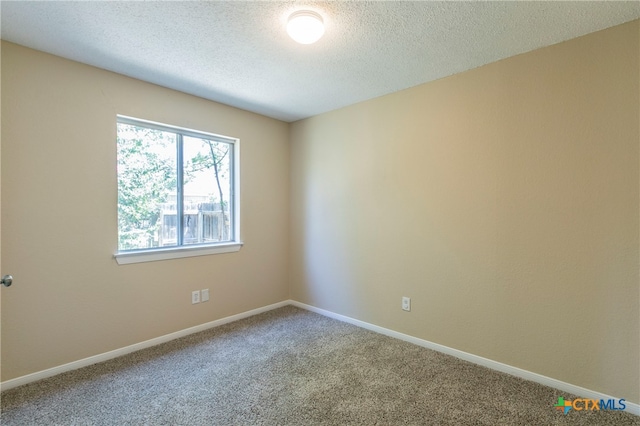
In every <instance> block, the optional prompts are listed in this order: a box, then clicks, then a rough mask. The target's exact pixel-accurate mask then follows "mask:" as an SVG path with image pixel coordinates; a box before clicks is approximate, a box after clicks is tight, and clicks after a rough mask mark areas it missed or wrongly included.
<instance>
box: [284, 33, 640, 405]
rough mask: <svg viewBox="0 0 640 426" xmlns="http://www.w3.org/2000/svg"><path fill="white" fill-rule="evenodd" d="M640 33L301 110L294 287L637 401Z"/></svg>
mask: <svg viewBox="0 0 640 426" xmlns="http://www.w3.org/2000/svg"><path fill="white" fill-rule="evenodd" d="M639 30H640V28H639V24H638V21H635V22H633V23H630V24H626V25H622V26H618V27H614V28H612V29H609V30H605V31H602V32H598V33H594V34H591V35H587V36H585V37H581V38H578V39H575V40H572V41H569V42H566V43H562V44H559V45H555V46H552V47H548V48H544V49H541V50H537V51H534V52H531V53H527V54H524V55H520V56H516V57H513V58H510V59H506V60H503V61H500V62H497V63H494V64H490V65H487V66H484V67H481V68H478V69H475V70H472V71H469V72H465V73H462V74H459V75H455V76H452V77H449V78H445V79H442V80H439V81H435V82H432V83H428V84H425V85H421V86H418V87H415V88H412V89H409V90H405V91H402V92H399V93H395V94H392V95H388V96H384V97H381V98H377V99H374V100H371V101H367V102H363V103H360V104H357V105H353V106H350V107H347V108H344V109H341V110H337V111H333V112H330V113H327V114H323V115H320V116H316V117H312V118H310V119H307V120H303V121H300V122H297V123H294V124H293V125H292V130H291V174H292V175H291V189H292V192H291V197H292V198H291V206H292V210H291V217H292V233H291V235H292V244H291V252H292V258H291V266H292V275H291V280H292V282H291V285H292V288H291V295H292V298H293V299H295V300H298V301H301V302H304V303H308V304H311V305H314V306H317V307H320V308H323V309H327V310H330V311H333V312H337V313H340V314H344V315H347V316H350V317H354V318H357V319H360V320H363V321H366V322H369V323H373V324H377V325H380V326H383V327H387V328H390V329H393V330H397V331H400V332H403V333H407V334H410V335H413V336H417V337H419V338H423V339H426V340H429V341H432V342H436V343H440V344H443V345H446V346H449V347H452V348H456V349H459V350H462V351H466V352H470V353H472V354H475V355H479V356H483V357H486V358H490V359H492V360H496V361H500V362H503V363H506V364H509V365H512V366H516V367H520V368H523V369H525V370H529V371H532V372H536V373H539V374H542V375H545V376H549V377H552V378H555V379H558V380H562V381H565V382H568V383H572V384H574V385H578V386H583V387H585V388H588V389H592V390H596V391H599V392H603V393H606V394H610V395H613V396H616V397H619V398H626V399H627V400H629V401H632V402H635V403H638V402H640V394H639V389H640V383H639V377H640V371H639V370H638V368H639V365H640V359H639V352H640V342H639V335H640V329H639V322H640V313H639V306H638V303H639V297H640V295H639V277H638V259H639V252H638V247H639V241H638V232H639V226H638V224H639V217H640V211H639V205H638V201H639V193H640V190H639V189H640V188H639V174H638V170H639V145H640V143H639V139H640V137H639V115H640V110H639V79H638V75H639V72H638V68H639V59H638V57H639ZM401 296H409V297H411V298H412V311H411V312H410V313H407V312H403V311H402V310H401V309H400V299H401Z"/></svg>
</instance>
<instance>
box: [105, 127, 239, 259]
mask: <svg viewBox="0 0 640 426" xmlns="http://www.w3.org/2000/svg"><path fill="white" fill-rule="evenodd" d="M116 121H117V123H118V124H120V123H122V124H131V125H134V126H141V127H147V128H152V129H156V130H162V131H168V132H175V133H178V134H181V135H183V136H193V137H196V138H207V139H211V140H214V141H219V142H224V143H228V144H230V145H231V146H232V147H233V151H232V157H233V158H232V159H233V161H232V164H230V166H231V173H230V174H231V199H232V200H231V205H230V207H231V209H232V212H231V215H232V216H233V223H232V225H233V226H232V229H230V230H229V233H230V234H231V235H232V239H231V241H225V242H222V243H209V244H198V245H192V244H189V245H182V246H174V247H158V248H152V249H137V250H118V251H116V253H115V254H114V255H113V257H114V258H115V259H116V262H118V264H119V265H126V264H130V263H141V262H154V261H159V260H169V259H179V258H183V257H194V256H205V255H211V254H222V253H232V252H237V251H239V250H240V248H241V247H242V245H243V242H242V240H241V239H240V139H238V138H233V137H229V136H223V135H217V134H214V133H209V132H203V131H200V130H193V129H187V128H184V127H178V126H173V125H168V124H163V123H158V122H155V121H149V120H143V119H139V118H134V117H129V116H126V115H118V116H117V120H116ZM180 167H182V165H181V166H180ZM179 192H180V193H181V192H182V188H180V191H179ZM118 232H119V230H118Z"/></svg>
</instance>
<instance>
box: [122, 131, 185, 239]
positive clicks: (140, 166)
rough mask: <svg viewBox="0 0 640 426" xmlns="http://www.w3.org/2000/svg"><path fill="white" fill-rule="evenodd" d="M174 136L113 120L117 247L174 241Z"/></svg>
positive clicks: (175, 190) (175, 230)
mask: <svg viewBox="0 0 640 426" xmlns="http://www.w3.org/2000/svg"><path fill="white" fill-rule="evenodd" d="M176 150H177V137H176V135H175V134H174V133H171V132H166V131H161V130H155V129H148V128H144V127H138V126H133V125H130V124H123V123H118V249H119V250H132V249H147V248H153V247H166V246H175V245H176V244H177V238H176V233H177V226H176V194H177V172H176V169H177V167H176V166H177V165H176V158H177V155H176V152H177V151H176Z"/></svg>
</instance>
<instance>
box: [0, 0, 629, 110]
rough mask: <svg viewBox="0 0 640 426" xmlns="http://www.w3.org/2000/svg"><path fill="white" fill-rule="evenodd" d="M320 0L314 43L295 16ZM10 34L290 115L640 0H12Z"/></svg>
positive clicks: (416, 80) (489, 53) (623, 10)
mask: <svg viewBox="0 0 640 426" xmlns="http://www.w3.org/2000/svg"><path fill="white" fill-rule="evenodd" d="M305 8H306V9H311V10H315V11H317V12H318V13H320V14H321V15H322V16H323V17H324V20H325V23H326V33H325V35H324V37H323V38H322V39H321V40H320V41H319V42H317V43H316V44H313V45H308V46H303V45H299V44H296V43H295V42H294V41H292V40H291V39H289V37H288V36H287V34H286V32H285V29H284V27H285V24H286V19H287V17H288V16H289V15H290V14H291V13H292V12H293V11H295V10H299V9H305ZM0 15H1V35H2V39H4V40H8V41H11V42H14V43H18V44H21V45H24V46H28V47H31V48H34V49H37V50H42V51H45V52H49V53H53V54H55V55H59V56H62V57H65V58H69V59H73V60H75V61H79V62H83V63H86V64H90V65H94V66H97V67H100V68H104V69H107V70H111V71H115V72H117V73H120V74H124V75H127V76H131V77H135V78H138V79H141V80H145V81H149V82H152V83H156V84H159V85H162V86H166V87H169V88H172V89H176V90H180V91H183V92H186V93H190V94H194V95H197V96H200V97H203V98H207V99H211V100H214V101H218V102H222V103H225V104H228V105H232V106H236V107H238V108H242V109H246V110H249V111H254V112H257V113H259V114H263V115H266V116H269V117H274V118H278V119H281V120H284V121H295V120H298V119H301V118H305V117H309V116H312V115H316V114H319V113H322V112H326V111H330V110H333V109H336V108H340V107H343V106H346V105H350V104H353V103H356V102H359V101H363V100H366V99H371V98H374V97H377V96H381V95H385V94H388V93H391V92H395V91H398V90H402V89H405V88H408V87H412V86H416V85H418V84H421V83H425V82H428V81H432V80H435V79H438V78H442V77H445V76H448V75H452V74H455V73H459V72H461V71H465V70H469V69H472V68H475V67H478V66H481V65H484V64H487V63H490V62H494V61H496V60H499V59H502V58H506V57H509V56H513V55H516V54H519V53H523V52H527V51H531V50H533V49H537V48H539V47H543V46H548V45H551V44H554V43H558V42H560V41H564V40H568V39H571V38H574V37H578V36H580V35H583V34H587V33H590V32H593V31H597V30H600V29H604V28H608V27H611V26H614V25H617V24H620V23H623V22H627V21H630V20H633V19H637V18H639V17H640V2H638V1H633V2H613V1H600V2H524V1H511V2H507V1H502V2H431V1H418V2H404V1H393V2H381V1H374V2H369V1H331V2H319V1H307V2H296V1H257V2H245V1H191V2H183V1H173V2H164V1H163V2H160V1H157V2H156V1H143V2H133V1H105V2H103V1H85V2H67V1H53V2H52V1H49V2H33V1H2V2H1V3H0Z"/></svg>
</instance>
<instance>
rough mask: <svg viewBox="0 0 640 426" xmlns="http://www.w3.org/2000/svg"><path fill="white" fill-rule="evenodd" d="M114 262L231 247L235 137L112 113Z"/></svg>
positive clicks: (234, 243) (235, 214) (235, 235)
mask: <svg viewBox="0 0 640 426" xmlns="http://www.w3.org/2000/svg"><path fill="white" fill-rule="evenodd" d="M117 153H118V252H117V253H116V255H115V257H116V260H117V261H118V263H134V262H144V261H151V260H162V259H168V258H175V257H186V256H197V255H202V254H211V253H221V252H229V251H237V250H239V249H240V246H241V243H240V239H239V220H238V219H239V211H238V207H239V206H238V204H239V203H238V194H237V186H238V164H239V162H238V155H239V141H238V140H237V139H233V138H228V137H224V136H218V135H213V134H210V133H204V132H199V131H195V130H189V129H183V128H179V127H175V126H169V125H164V124H159V123H154V122H150V121H144V120H138V119H134V118H130V117H124V116H118V124H117Z"/></svg>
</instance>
